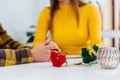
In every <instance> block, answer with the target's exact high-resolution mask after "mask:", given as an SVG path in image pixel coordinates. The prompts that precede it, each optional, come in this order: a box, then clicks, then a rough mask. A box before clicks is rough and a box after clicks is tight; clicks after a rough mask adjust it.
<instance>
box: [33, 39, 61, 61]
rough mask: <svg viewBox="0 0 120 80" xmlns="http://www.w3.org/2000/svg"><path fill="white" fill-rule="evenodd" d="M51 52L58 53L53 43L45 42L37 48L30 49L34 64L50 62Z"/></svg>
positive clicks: (57, 48)
mask: <svg viewBox="0 0 120 80" xmlns="http://www.w3.org/2000/svg"><path fill="white" fill-rule="evenodd" d="M53 50H57V51H60V49H59V47H58V46H57V44H56V43H55V42H53V41H50V40H46V41H44V42H42V43H41V44H39V45H38V46H36V47H34V48H33V49H31V53H32V57H33V61H35V62H47V61H50V52H51V51H53Z"/></svg>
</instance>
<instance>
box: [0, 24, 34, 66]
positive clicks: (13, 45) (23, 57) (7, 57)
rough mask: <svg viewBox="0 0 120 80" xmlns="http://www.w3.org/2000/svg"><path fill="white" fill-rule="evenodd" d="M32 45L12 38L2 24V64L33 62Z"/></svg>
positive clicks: (0, 26) (0, 34)
mask: <svg viewBox="0 0 120 80" xmlns="http://www.w3.org/2000/svg"><path fill="white" fill-rule="evenodd" d="M30 49H31V47H30V46H28V45H26V44H22V43H19V42H18V41H15V40H14V39H12V38H11V37H10V36H9V35H8V34H7V32H6V31H5V30H4V29H3V28H2V25H1V24H0V66H9V65H15V64H21V63H28V62H32V55H31V51H30Z"/></svg>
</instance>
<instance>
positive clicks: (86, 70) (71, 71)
mask: <svg viewBox="0 0 120 80" xmlns="http://www.w3.org/2000/svg"><path fill="white" fill-rule="evenodd" d="M79 61H80V60H79ZM75 62H78V60H76V61H75V60H69V61H68V64H69V65H68V67H66V66H65V64H64V65H63V66H62V67H60V68H57V67H53V66H52V65H51V63H50V62H45V63H30V64H22V65H14V66H8V67H0V80H120V66H119V67H118V68H116V69H110V70H106V69H102V68H101V67H100V65H99V64H95V65H91V66H85V65H74V63H75Z"/></svg>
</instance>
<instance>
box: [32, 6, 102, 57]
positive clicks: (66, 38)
mask: <svg viewBox="0 0 120 80" xmlns="http://www.w3.org/2000/svg"><path fill="white" fill-rule="evenodd" d="M79 13H80V14H79V15H80V21H79V26H77V22H76V16H75V13H74V12H73V10H72V7H71V5H60V8H59V10H57V11H56V13H55V16H54V19H53V27H52V28H51V29H50V32H51V39H52V41H54V42H56V43H57V45H58V46H59V47H60V48H61V50H62V52H63V53H65V54H73V55H76V54H80V51H81V48H84V47H88V48H91V47H92V46H93V45H94V44H97V45H100V44H101V15H100V13H99V10H98V9H97V8H96V7H95V6H94V5H92V4H86V5H85V6H82V7H80V8H79ZM49 20H50V9H49V8H45V9H43V10H42V12H41V14H40V16H39V20H38V25H37V30H36V35H35V39H34V43H33V46H37V45H38V44H40V43H41V42H42V41H44V40H45V39H46V34H47V32H48V29H49V26H48V23H49Z"/></svg>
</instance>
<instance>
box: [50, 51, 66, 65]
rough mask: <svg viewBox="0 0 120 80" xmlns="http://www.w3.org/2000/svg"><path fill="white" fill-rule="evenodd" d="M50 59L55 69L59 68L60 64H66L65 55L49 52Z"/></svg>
mask: <svg viewBox="0 0 120 80" xmlns="http://www.w3.org/2000/svg"><path fill="white" fill-rule="evenodd" d="M50 59H51V62H52V65H53V66H55V67H61V66H62V64H63V63H65V62H66V56H65V54H60V53H58V52H51V55H50Z"/></svg>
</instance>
